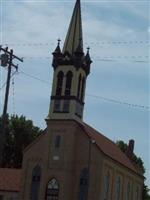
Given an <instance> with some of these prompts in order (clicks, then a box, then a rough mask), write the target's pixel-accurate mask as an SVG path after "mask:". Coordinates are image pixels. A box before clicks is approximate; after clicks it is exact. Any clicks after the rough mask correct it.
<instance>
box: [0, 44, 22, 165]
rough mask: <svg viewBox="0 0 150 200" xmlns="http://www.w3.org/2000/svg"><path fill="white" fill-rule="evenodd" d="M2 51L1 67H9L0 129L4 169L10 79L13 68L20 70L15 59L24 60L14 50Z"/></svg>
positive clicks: (0, 156)
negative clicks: (15, 63) (14, 61)
mask: <svg viewBox="0 0 150 200" xmlns="http://www.w3.org/2000/svg"><path fill="white" fill-rule="evenodd" d="M1 51H3V52H4V54H2V55H1V57H0V59H1V66H2V67H7V66H8V72H7V81H6V90H5V99H4V107H3V114H2V121H1V127H0V167H3V153H4V144H5V136H6V127H7V120H8V115H7V107H8V98H9V88H10V79H11V69H12V67H14V68H15V69H16V70H18V65H14V64H13V59H17V60H19V61H20V62H23V59H22V58H19V57H17V56H15V55H14V54H13V50H12V49H11V50H10V51H8V47H6V48H2V46H0V52H1Z"/></svg>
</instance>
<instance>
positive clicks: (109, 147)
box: [80, 123, 142, 175]
mask: <svg viewBox="0 0 150 200" xmlns="http://www.w3.org/2000/svg"><path fill="white" fill-rule="evenodd" d="M80 126H81V128H82V130H83V131H84V132H85V133H86V134H87V135H88V136H89V137H90V138H91V140H94V141H95V144H96V145H97V147H98V148H99V149H100V150H101V152H103V153H104V154H105V155H106V156H108V157H109V158H111V159H113V160H115V161H116V162H118V163H120V164H121V165H123V166H125V167H127V168H128V169H130V170H132V171H133V172H135V173H136V174H138V175H142V174H140V173H139V171H138V170H137V169H136V168H135V166H134V165H133V163H132V162H131V161H130V159H129V158H128V157H127V156H126V155H125V154H124V153H123V152H122V151H121V150H120V149H119V148H118V147H117V146H116V144H115V143H114V142H113V141H111V140H110V139H108V138H107V137H105V136H104V135H103V134H101V133H100V132H98V131H96V130H95V129H94V128H92V127H91V126H89V125H88V124H86V123H82V124H81V123H80Z"/></svg>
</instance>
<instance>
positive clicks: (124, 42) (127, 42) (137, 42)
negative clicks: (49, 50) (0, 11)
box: [2, 40, 150, 46]
mask: <svg viewBox="0 0 150 200" xmlns="http://www.w3.org/2000/svg"><path fill="white" fill-rule="evenodd" d="M145 44H146V45H147V44H150V41H149V40H122V41H116V40H115V41H112V40H111V41H94V42H84V45H117V46H118V45H145ZM2 45H4V46H8V45H10V46H49V45H50V46H53V45H56V43H55V42H39V43H37V42H36V43H9V42H8V43H7V42H6V43H3V44H2Z"/></svg>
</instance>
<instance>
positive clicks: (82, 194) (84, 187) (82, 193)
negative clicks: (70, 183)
mask: <svg viewBox="0 0 150 200" xmlns="http://www.w3.org/2000/svg"><path fill="white" fill-rule="evenodd" d="M87 192H88V169H87V168H84V169H83V170H82V171H81V174H80V185H79V200H86V199H87Z"/></svg>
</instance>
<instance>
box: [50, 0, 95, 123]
mask: <svg viewBox="0 0 150 200" xmlns="http://www.w3.org/2000/svg"><path fill="white" fill-rule="evenodd" d="M91 62H92V61H91V59H90V55H89V49H88V50H87V53H86V55H85V54H84V50H83V35H82V20H81V6H80V1H77V2H76V5H75V8H74V11H73V15H72V19H71V22H70V26H69V29H68V33H67V36H66V39H65V42H64V46H63V49H62V50H61V48H60V40H58V45H57V47H56V49H55V51H54V52H53V62H52V66H53V68H54V79H53V86H52V95H51V105H50V112H49V115H48V118H49V119H76V120H81V119H82V117H83V108H84V97H85V86H86V79H87V76H88V74H89V72H90V64H91Z"/></svg>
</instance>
